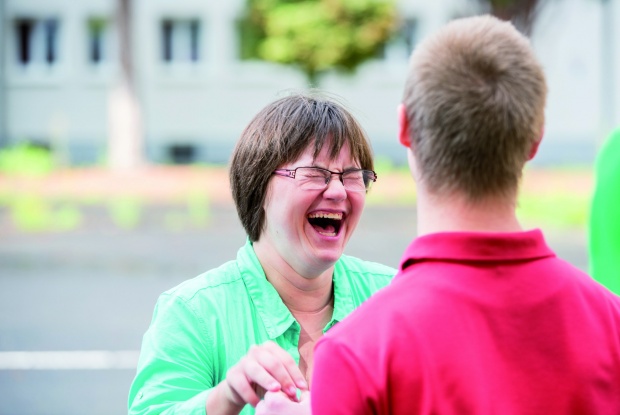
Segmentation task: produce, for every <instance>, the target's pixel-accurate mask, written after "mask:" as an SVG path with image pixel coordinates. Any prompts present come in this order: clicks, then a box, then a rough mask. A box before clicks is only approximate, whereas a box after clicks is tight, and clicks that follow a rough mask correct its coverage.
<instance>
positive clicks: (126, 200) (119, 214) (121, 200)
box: [108, 196, 142, 229]
mask: <svg viewBox="0 0 620 415" xmlns="http://www.w3.org/2000/svg"><path fill="white" fill-rule="evenodd" d="M108 211H109V212H110V216H111V218H112V221H113V222H114V223H115V224H116V226H118V227H119V228H122V229H131V228H135V227H136V226H137V225H138V223H139V222H140V216H141V214H142V203H141V202H140V200H138V199H137V198H134V197H128V196H121V197H116V198H113V199H111V200H110V201H109V203H108Z"/></svg>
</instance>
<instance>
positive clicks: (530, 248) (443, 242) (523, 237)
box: [399, 229, 555, 271]
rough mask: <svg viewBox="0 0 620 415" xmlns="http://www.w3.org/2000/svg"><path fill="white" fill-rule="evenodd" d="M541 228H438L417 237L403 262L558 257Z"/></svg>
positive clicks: (410, 263) (409, 264)
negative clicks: (492, 230) (503, 230)
mask: <svg viewBox="0 0 620 415" xmlns="http://www.w3.org/2000/svg"><path fill="white" fill-rule="evenodd" d="M554 256H555V253H554V252H553V251H552V250H551V249H550V248H549V247H548V246H547V243H546V242H545V239H544V236H543V234H542V231H541V230H540V229H533V230H530V231H524V232H506V233H484V232H438V233H432V234H428V235H423V236H420V237H418V238H416V239H415V240H414V241H413V242H412V243H411V244H410V245H409V247H408V248H407V250H406V251H405V253H404V255H403V257H402V259H401V262H400V266H399V270H400V271H403V270H404V269H406V268H407V267H409V266H411V265H413V264H415V263H417V262H422V261H425V260H439V261H458V262H491V261H494V262H496V261H523V260H534V259H541V258H547V257H554Z"/></svg>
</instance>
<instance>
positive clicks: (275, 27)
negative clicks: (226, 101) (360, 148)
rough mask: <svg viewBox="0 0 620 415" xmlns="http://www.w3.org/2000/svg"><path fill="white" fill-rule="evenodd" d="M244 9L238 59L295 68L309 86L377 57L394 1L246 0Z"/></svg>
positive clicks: (390, 27) (392, 22) (391, 26)
mask: <svg viewBox="0 0 620 415" xmlns="http://www.w3.org/2000/svg"><path fill="white" fill-rule="evenodd" d="M247 10H248V11H247V15H246V17H245V18H244V19H243V20H242V21H241V33H242V35H241V36H242V50H241V55H242V58H247V59H250V58H258V59H263V60H267V61H272V62H278V63H284V64H292V65H295V66H297V67H299V68H300V69H301V70H302V71H303V72H304V74H305V75H306V77H307V79H308V81H309V82H310V85H312V86H314V85H316V83H317V81H318V77H319V76H320V74H322V73H324V72H325V71H327V70H330V69H338V70H342V71H345V72H353V71H354V70H355V68H357V67H358V66H359V65H360V64H361V63H362V62H364V61H366V60H368V59H371V58H373V57H375V56H377V54H378V52H379V51H380V50H381V48H382V47H383V46H384V45H385V43H386V42H387V41H388V40H389V39H390V37H391V35H392V33H393V32H394V30H395V28H396V23H397V22H396V5H395V1H394V0H248V9H247Z"/></svg>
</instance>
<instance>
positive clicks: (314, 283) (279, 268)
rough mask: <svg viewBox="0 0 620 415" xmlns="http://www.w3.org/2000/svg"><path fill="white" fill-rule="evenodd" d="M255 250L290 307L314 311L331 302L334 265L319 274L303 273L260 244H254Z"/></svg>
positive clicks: (307, 311)
mask: <svg viewBox="0 0 620 415" xmlns="http://www.w3.org/2000/svg"><path fill="white" fill-rule="evenodd" d="M254 252H255V253H256V256H257V257H258V260H259V262H260V263H261V266H262V267H263V271H264V272H265V275H266V277H267V280H268V281H269V282H270V283H271V284H272V285H273V286H274V288H275V289H276V291H277V292H278V294H279V295H280V297H281V298H282V301H283V302H284V304H285V305H286V306H287V307H288V308H289V309H290V310H294V311H296V312H305V313H312V312H316V311H319V310H321V309H323V308H325V306H326V305H328V304H330V303H331V300H332V287H333V283H332V275H333V272H334V267H333V266H331V267H329V268H328V269H326V270H323V271H322V272H320V273H318V274H316V275H314V274H313V275H302V274H300V273H299V272H297V271H296V270H295V269H293V268H292V267H291V266H290V265H289V264H288V263H287V262H286V261H284V259H282V258H281V257H280V256H278V255H274V254H273V252H272V250H267V252H266V251H265V247H263V246H262V245H261V244H259V243H255V244H254Z"/></svg>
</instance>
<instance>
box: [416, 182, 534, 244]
mask: <svg viewBox="0 0 620 415" xmlns="http://www.w3.org/2000/svg"><path fill="white" fill-rule="evenodd" d="M515 207H516V196H515V198H506V197H494V198H487V199H484V200H482V201H479V202H471V201H468V200H467V199H466V198H464V197H462V196H460V195H450V196H436V195H431V194H428V193H427V192H425V191H424V190H423V189H420V190H419V192H418V208H417V210H418V219H417V220H418V235H419V236H421V235H425V234H429V233H437V232H519V231H521V230H522V228H521V225H520V224H519V221H518V220H517V216H516V212H515Z"/></svg>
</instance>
